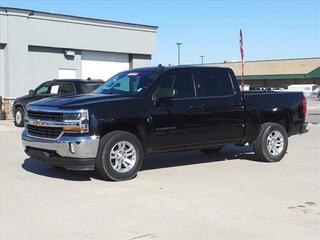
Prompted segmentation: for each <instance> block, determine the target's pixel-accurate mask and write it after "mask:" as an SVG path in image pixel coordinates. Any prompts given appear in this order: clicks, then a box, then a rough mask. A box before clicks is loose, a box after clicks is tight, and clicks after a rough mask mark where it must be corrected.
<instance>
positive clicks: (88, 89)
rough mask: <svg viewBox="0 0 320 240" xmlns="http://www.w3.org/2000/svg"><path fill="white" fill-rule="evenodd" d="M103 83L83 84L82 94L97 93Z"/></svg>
mask: <svg viewBox="0 0 320 240" xmlns="http://www.w3.org/2000/svg"><path fill="white" fill-rule="evenodd" d="M102 84H103V83H102V82H101V83H84V84H82V92H83V93H91V92H93V91H95V90H96V89H97V88H98V87H100V86H101V85H102Z"/></svg>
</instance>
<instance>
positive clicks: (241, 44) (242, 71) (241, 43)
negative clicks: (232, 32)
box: [239, 29, 244, 90]
mask: <svg viewBox="0 0 320 240" xmlns="http://www.w3.org/2000/svg"><path fill="white" fill-rule="evenodd" d="M239 43H240V54H241V63H242V64H241V76H242V78H241V88H242V90H244V78H243V76H244V49H243V37H242V30H241V29H240V41H239Z"/></svg>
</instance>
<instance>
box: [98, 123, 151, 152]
mask: <svg viewBox="0 0 320 240" xmlns="http://www.w3.org/2000/svg"><path fill="white" fill-rule="evenodd" d="M119 130H120V131H126V132H129V133H132V134H133V135H135V136H136V137H137V138H138V139H139V141H140V142H141V144H142V147H143V149H145V143H146V142H145V137H144V136H145V134H146V132H145V127H144V126H142V125H140V126H139V125H138V126H132V125H123V124H112V125H108V124H106V125H102V126H99V128H98V133H99V134H100V138H102V137H103V136H104V135H106V134H107V133H109V132H113V131H119Z"/></svg>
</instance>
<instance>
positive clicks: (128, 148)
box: [110, 141, 137, 173]
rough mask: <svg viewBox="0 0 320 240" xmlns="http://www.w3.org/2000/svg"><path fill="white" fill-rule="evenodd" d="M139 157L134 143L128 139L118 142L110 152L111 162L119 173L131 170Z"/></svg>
mask: <svg viewBox="0 0 320 240" xmlns="http://www.w3.org/2000/svg"><path fill="white" fill-rule="evenodd" d="M136 159H137V152H136V149H135V147H134V145H133V144H132V143H130V142H128V141H121V142H118V143H116V144H115V145H114V146H113V147H112V148H111V152H110V163H111V166H112V168H113V169H114V170H116V171H117V172H119V173H126V172H128V171H130V170H131V169H132V168H133V167H134V165H135V163H136Z"/></svg>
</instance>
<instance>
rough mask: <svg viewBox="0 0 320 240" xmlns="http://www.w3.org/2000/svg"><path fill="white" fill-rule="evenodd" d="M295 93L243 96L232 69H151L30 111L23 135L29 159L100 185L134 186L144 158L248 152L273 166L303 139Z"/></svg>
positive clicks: (301, 108) (302, 107)
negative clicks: (95, 178)
mask: <svg viewBox="0 0 320 240" xmlns="http://www.w3.org/2000/svg"><path fill="white" fill-rule="evenodd" d="M305 114H306V100H305V98H304V96H303V94H302V93H299V92H271V91H270V92H258V91H256V92H241V91H240V89H239V85H238V82H237V80H236V78H235V75H234V73H233V71H232V70H231V69H228V68H215V67H195V66H178V67H154V68H141V69H133V70H129V71H125V72H121V73H119V74H117V75H115V76H114V77H112V78H111V79H109V80H108V81H107V82H106V83H105V84H104V85H102V86H101V87H99V88H98V89H97V90H96V91H95V93H92V94H86V95H79V96H60V97H52V98H48V99H45V100H40V101H38V102H35V103H31V104H29V105H28V106H27V114H26V119H25V121H26V127H25V130H24V132H23V134H22V141H23V144H24V147H25V152H26V153H27V154H28V155H29V156H30V157H31V158H33V159H38V160H41V161H44V162H46V163H48V164H50V165H53V166H59V167H64V168H66V169H70V170H93V169H96V170H97V171H98V172H99V173H100V175H101V176H102V177H103V178H105V179H111V180H114V181H121V180H128V179H131V178H133V177H134V176H135V175H136V174H137V172H138V171H139V169H140V167H141V164H142V162H143V158H144V156H145V155H147V154H152V153H159V152H169V151H181V150H202V151H203V152H204V153H213V152H217V151H219V150H220V149H221V148H222V147H223V146H224V145H225V144H241V145H243V144H246V143H249V144H251V145H252V146H253V148H254V151H255V153H256V156H257V159H258V160H261V161H268V162H274V161H279V160H281V159H282V158H283V156H284V155H285V153H286V151H287V146H288V136H290V135H293V134H299V133H303V132H305V131H306V124H305Z"/></svg>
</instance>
